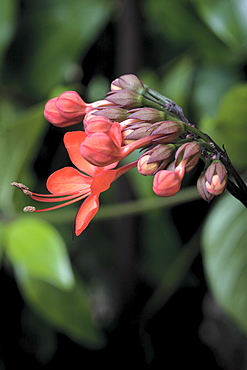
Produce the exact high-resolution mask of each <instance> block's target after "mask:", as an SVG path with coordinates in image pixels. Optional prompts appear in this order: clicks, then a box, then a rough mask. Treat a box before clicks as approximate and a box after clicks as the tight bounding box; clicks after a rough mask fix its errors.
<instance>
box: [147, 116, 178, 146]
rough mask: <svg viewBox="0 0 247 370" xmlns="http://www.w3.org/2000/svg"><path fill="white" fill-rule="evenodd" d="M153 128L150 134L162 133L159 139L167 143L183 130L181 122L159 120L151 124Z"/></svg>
mask: <svg viewBox="0 0 247 370" xmlns="http://www.w3.org/2000/svg"><path fill="white" fill-rule="evenodd" d="M151 127H152V128H154V130H153V132H152V135H162V137H161V139H159V141H160V142H161V141H162V142H163V143H169V142H173V141H174V140H176V139H177V138H178V137H179V136H180V135H181V134H182V133H183V132H184V130H185V128H184V124H183V122H180V121H161V122H157V123H154V124H153V125H151Z"/></svg>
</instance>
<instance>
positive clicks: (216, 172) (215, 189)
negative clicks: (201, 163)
mask: <svg viewBox="0 0 247 370" xmlns="http://www.w3.org/2000/svg"><path fill="white" fill-rule="evenodd" d="M205 179H206V183H205V186H206V189H207V191H208V192H209V193H211V194H213V195H219V194H221V193H222V192H223V191H224V190H225V188H226V185H227V170H226V168H225V166H224V165H223V164H222V163H221V162H220V161H218V160H215V161H213V162H212V163H211V164H210V166H209V167H208V168H207V170H206V172H205Z"/></svg>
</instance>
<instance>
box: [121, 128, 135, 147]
mask: <svg viewBox="0 0 247 370" xmlns="http://www.w3.org/2000/svg"><path fill="white" fill-rule="evenodd" d="M132 132H134V130H131V129H128V130H123V131H122V144H123V145H128V144H130V143H132V142H133V141H135V140H134V139H132V140H131V139H127V137H128V136H129V135H130V134H131V133H132Z"/></svg>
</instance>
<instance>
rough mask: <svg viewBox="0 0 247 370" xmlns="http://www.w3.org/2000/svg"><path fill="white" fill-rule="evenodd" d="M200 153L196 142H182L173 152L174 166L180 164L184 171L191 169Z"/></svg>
mask: <svg viewBox="0 0 247 370" xmlns="http://www.w3.org/2000/svg"><path fill="white" fill-rule="evenodd" d="M200 155H201V147H200V145H199V144H198V143H196V142H188V143H185V144H182V145H181V146H180V147H179V148H178V150H177V151H176V154H175V167H178V166H180V167H181V166H182V167H184V168H185V172H186V173H188V172H189V171H191V170H192V169H193V168H194V167H195V166H196V164H197V162H198V160H199V158H200Z"/></svg>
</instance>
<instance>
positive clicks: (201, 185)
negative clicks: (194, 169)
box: [196, 173, 214, 202]
mask: <svg viewBox="0 0 247 370" xmlns="http://www.w3.org/2000/svg"><path fill="white" fill-rule="evenodd" d="M196 186H197V191H198V193H199V194H200V196H201V197H202V199H204V200H206V201H207V202H210V201H211V200H212V199H213V197H214V196H213V194H211V193H209V192H208V191H207V188H206V179H205V173H203V174H201V176H200V177H199V178H198V180H197V184H196Z"/></svg>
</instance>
